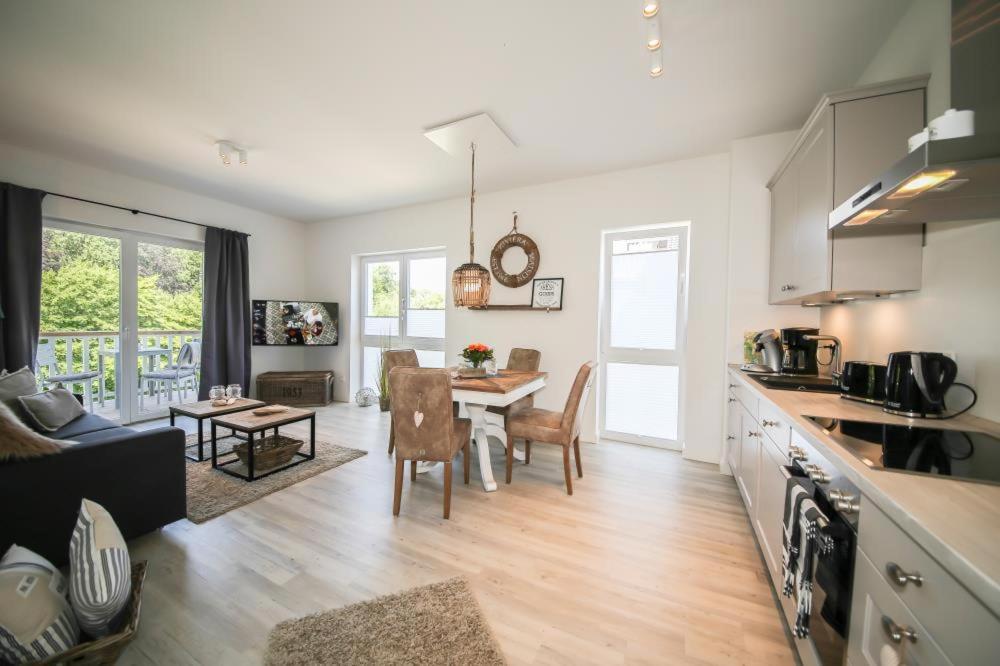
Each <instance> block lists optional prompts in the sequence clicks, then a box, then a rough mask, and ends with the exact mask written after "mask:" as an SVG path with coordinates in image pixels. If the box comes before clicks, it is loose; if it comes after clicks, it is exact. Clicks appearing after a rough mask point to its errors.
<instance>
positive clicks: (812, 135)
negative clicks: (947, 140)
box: [768, 76, 928, 305]
mask: <svg viewBox="0 0 1000 666" xmlns="http://www.w3.org/2000/svg"><path fill="white" fill-rule="evenodd" d="M927 80H928V77H926V76H921V77H914V78H909V79H902V80H899V81H893V82H890V83H885V84H879V85H874V86H864V87H861V88H855V89H852V90H847V91H842V92H838V93H831V94H828V95H826V96H824V97H823V99H822V100H820V103H819V104H818V105H817V106H816V108H815V109H814V110H813V112H812V114H811V115H810V116H809V120H808V122H807V123H806V126H805V127H803V128H802V131H801V132H799V135H798V137H797V138H796V140H795V142H794V144H793V145H792V149H791V151H790V152H789V154H788V156H787V157H786V158H785V160H784V161H783V162H782V163H781V166H780V167H779V168H778V171H777V173H775V174H774V176H773V177H772V178H771V181H770V182H769V183H768V189H770V190H771V275H770V289H769V302H770V303H772V304H789V305H796V304H802V303H828V302H833V301H836V300H839V299H841V298H845V297H861V298H864V297H873V296H876V295H878V294H889V293H894V292H901V291H913V290H915V289H919V288H920V267H921V247H922V244H923V229H922V227H921V226H920V225H904V226H896V225H892V226H881V227H858V228H854V229H852V228H850V227H846V228H838V229H836V230H835V231H832V232H831V231H830V230H829V224H828V221H829V214H830V211H831V210H833V208H834V206H835V205H836V203H837V202H838V201H842V200H844V199H845V198H846V197H848V196H850V195H851V194H853V193H854V192H856V191H857V190H858V189H859V188H860V187H863V186H864V185H865V183H867V182H869V181H870V180H871V179H872V178H875V177H877V176H878V174H879V173H880V171H881V170H882V169H884V168H885V165H886V164H892V163H894V162H895V161H897V160H898V159H900V158H901V157H903V156H905V155H906V142H907V139H908V138H909V137H910V136H911V135H913V134H916V133H917V132H919V131H920V130H921V129H922V128H923V127H924V124H925V111H924V109H925V95H926V87H927Z"/></svg>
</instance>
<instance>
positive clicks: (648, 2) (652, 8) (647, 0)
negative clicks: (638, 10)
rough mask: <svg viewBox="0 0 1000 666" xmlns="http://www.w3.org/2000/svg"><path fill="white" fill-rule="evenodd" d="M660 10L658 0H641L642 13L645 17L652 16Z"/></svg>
mask: <svg viewBox="0 0 1000 666" xmlns="http://www.w3.org/2000/svg"><path fill="white" fill-rule="evenodd" d="M658 11H660V3H659V0H642V15H643V16H645V17H646V18H653V17H654V16H656V13H657V12H658Z"/></svg>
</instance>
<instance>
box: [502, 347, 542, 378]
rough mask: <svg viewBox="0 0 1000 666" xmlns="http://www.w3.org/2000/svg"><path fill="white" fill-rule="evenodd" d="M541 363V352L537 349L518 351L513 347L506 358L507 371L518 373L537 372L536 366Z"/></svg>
mask: <svg viewBox="0 0 1000 666" xmlns="http://www.w3.org/2000/svg"><path fill="white" fill-rule="evenodd" d="M541 363H542V352H540V351H538V350H537V349H520V348H518V347H515V348H514V349H511V350H510V356H508V357H507V369H508V370H518V371H520V372H538V366H540V365H541Z"/></svg>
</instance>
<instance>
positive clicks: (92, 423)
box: [49, 414, 121, 440]
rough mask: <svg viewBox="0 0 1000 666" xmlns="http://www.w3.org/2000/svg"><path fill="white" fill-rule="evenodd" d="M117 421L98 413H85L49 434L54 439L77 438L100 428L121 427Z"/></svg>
mask: <svg viewBox="0 0 1000 666" xmlns="http://www.w3.org/2000/svg"><path fill="white" fill-rule="evenodd" d="M119 427H121V426H119V425H118V424H117V423H115V422H114V421H109V420H108V419H106V418H104V417H103V416H98V415H97V414H84V415H83V416H81V417H80V418H77V419H73V420H72V421H70V422H69V423H67V424H66V425H64V426H63V427H62V428H59V429H58V430H56V431H54V432H52V433H51V434H50V435H49V436H50V437H52V438H53V439H74V440H75V439H76V438H77V437H78V436H80V435H84V434H86V433H88V432H96V431H98V430H108V429H109V428H119Z"/></svg>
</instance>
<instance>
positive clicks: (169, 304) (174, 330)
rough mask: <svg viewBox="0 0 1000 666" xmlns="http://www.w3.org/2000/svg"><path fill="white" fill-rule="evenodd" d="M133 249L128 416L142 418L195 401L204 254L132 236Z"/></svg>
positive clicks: (193, 248) (174, 243) (173, 243)
mask: <svg viewBox="0 0 1000 666" xmlns="http://www.w3.org/2000/svg"><path fill="white" fill-rule="evenodd" d="M135 248H136V255H135V266H136V278H135V288H136V291H135V293H136V319H137V326H136V328H135V329H134V330H136V331H137V335H136V336H135V341H134V343H133V344H134V347H133V349H134V350H135V354H136V359H135V363H134V364H131V363H130V366H129V367H134V368H136V375H135V379H136V386H135V391H134V392H133V393H132V395H133V405H132V413H133V414H134V419H133V420H145V419H150V418H157V417H160V416H165V415H166V414H167V413H168V409H169V407H170V405H176V404H181V403H184V402H195V401H197V399H198V380H199V375H200V362H201V348H200V344H199V343H200V340H201V305H202V284H203V278H202V268H203V264H204V252H203V251H202V249H201V246H200V245H197V244H194V243H185V242H182V241H165V240H159V239H157V240H156V241H152V240H140V239H137V240H136V245H135ZM244 390H246V387H244Z"/></svg>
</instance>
